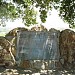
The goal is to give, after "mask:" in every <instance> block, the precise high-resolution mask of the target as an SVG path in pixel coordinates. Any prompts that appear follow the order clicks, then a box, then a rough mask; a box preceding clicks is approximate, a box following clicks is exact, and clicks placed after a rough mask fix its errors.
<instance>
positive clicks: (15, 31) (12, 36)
mask: <svg viewBox="0 0 75 75" xmlns="http://www.w3.org/2000/svg"><path fill="white" fill-rule="evenodd" d="M20 31H28V29H26V28H24V27H17V28H14V29H13V30H11V31H10V32H8V33H7V34H6V35H5V38H6V39H7V40H8V41H9V42H10V43H11V44H12V53H13V55H14V56H16V46H17V37H18V36H17V34H18V32H20Z"/></svg>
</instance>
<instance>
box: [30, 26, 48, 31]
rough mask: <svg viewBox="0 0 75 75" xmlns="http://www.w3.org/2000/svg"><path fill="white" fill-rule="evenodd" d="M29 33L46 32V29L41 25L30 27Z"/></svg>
mask: <svg viewBox="0 0 75 75" xmlns="http://www.w3.org/2000/svg"><path fill="white" fill-rule="evenodd" d="M31 31H47V29H46V28H45V27H44V26H43V25H40V26H34V27H32V28H31Z"/></svg>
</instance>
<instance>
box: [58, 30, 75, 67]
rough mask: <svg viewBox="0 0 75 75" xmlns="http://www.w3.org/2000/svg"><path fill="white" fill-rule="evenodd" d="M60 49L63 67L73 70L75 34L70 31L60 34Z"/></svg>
mask: <svg viewBox="0 0 75 75" xmlns="http://www.w3.org/2000/svg"><path fill="white" fill-rule="evenodd" d="M59 49H60V56H61V60H62V61H61V63H62V65H63V67H66V68H71V67H74V65H75V32H74V31H72V30H69V29H66V30H63V31H61V33H60V38H59Z"/></svg>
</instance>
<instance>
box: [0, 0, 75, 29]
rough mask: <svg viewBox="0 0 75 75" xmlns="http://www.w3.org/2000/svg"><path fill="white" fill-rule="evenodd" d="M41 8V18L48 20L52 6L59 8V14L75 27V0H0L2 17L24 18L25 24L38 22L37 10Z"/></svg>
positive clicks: (0, 16) (0, 14)
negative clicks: (11, 0)
mask: <svg viewBox="0 0 75 75" xmlns="http://www.w3.org/2000/svg"><path fill="white" fill-rule="evenodd" d="M34 7H36V8H39V12H40V19H41V21H42V22H45V21H46V18H47V12H48V11H49V10H51V9H52V8H55V9H57V10H59V16H60V17H61V18H62V19H63V20H64V21H65V22H68V23H69V25H70V27H72V28H73V27H75V1H74V0H13V2H9V3H8V2H6V0H5V1H4V0H0V9H1V11H0V18H1V19H3V18H5V19H6V20H8V19H11V20H14V19H16V18H22V19H23V22H24V23H25V25H27V26H30V25H34V24H36V23H37V22H36V15H37V13H36V11H35V10H34Z"/></svg>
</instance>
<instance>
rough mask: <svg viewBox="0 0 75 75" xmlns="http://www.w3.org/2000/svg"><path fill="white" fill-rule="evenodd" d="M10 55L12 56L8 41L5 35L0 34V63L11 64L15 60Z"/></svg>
mask: <svg viewBox="0 0 75 75" xmlns="http://www.w3.org/2000/svg"><path fill="white" fill-rule="evenodd" d="M12 57H13V58H14V56H13V54H12V52H11V44H10V42H9V41H8V40H7V39H6V38H5V37H2V36H0V65H3V64H5V65H7V64H8V65H7V66H9V65H11V63H13V62H15V61H13V58H12ZM12 61H13V62H12Z"/></svg>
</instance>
